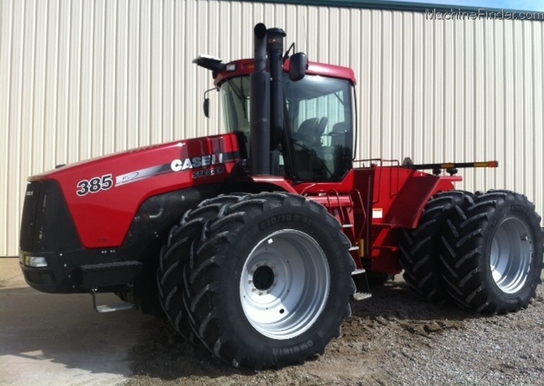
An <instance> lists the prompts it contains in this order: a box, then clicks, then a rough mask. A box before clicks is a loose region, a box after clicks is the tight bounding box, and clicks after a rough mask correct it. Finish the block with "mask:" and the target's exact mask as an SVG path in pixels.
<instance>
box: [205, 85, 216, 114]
mask: <svg viewBox="0 0 544 386" xmlns="http://www.w3.org/2000/svg"><path fill="white" fill-rule="evenodd" d="M213 90H217V91H219V89H218V88H216V87H214V88H210V89H209V90H206V91H204V103H203V104H202V108H203V109H204V116H205V117H206V118H209V117H210V98H208V93H209V92H210V91H213Z"/></svg>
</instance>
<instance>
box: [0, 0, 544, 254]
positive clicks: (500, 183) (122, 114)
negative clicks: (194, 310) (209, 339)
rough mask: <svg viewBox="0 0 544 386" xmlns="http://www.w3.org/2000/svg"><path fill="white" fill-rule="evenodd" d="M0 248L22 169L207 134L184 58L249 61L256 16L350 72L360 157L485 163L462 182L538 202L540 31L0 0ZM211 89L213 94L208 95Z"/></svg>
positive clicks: (216, 6)
mask: <svg viewBox="0 0 544 386" xmlns="http://www.w3.org/2000/svg"><path fill="white" fill-rule="evenodd" d="M0 7H1V9H0V133H1V134H0V135H1V144H2V151H1V155H0V157H1V160H2V161H1V166H0V181H2V187H1V188H0V204H1V206H0V218H1V219H2V222H3V224H2V225H3V226H2V227H0V255H16V254H17V253H18V232H19V221H20V217H21V206H22V200H23V195H24V189H25V180H26V177H27V176H28V175H31V174H35V173H39V172H41V171H44V170H47V169H51V168H53V167H54V166H55V165H56V164H60V163H70V162H74V161H78V160H82V159H86V158H89V157H93V156H98V155H102V154H106V153H111V152H115V151H119V150H123V149H127V148H132V147H137V146H143V145H148V144H152V143H159V142H163V141H169V140H172V139H177V138H184V137H193V136H200V135H209V134H215V133H217V132H218V131H219V130H220V127H221V117H220V115H219V110H218V108H219V98H215V99H212V105H213V110H212V115H213V117H212V119H211V120H206V119H205V118H204V117H203V115H202V112H201V102H202V98H203V92H204V90H206V89H207V88H209V87H210V86H211V79H210V78H209V73H208V72H207V71H205V70H202V69H199V68H197V67H196V66H195V65H193V64H191V60H192V59H193V58H194V57H195V56H197V55H198V54H200V53H210V54H214V55H216V56H220V57H221V58H223V59H224V60H229V59H234V58H238V57H250V56H251V53H252V46H251V44H252V29H253V25H254V24H255V23H256V22H260V21H264V22H265V23H266V24H267V25H268V26H277V27H283V28H284V29H285V30H286V31H287V33H288V39H287V40H288V41H289V42H290V41H296V42H297V50H299V51H305V52H307V53H308V55H309V57H310V59H311V60H318V61H324V62H330V63H335V64H340V65H345V66H350V67H352V68H354V69H355V71H356V73H357V74H358V79H359V84H358V96H359V106H360V114H359V119H360V133H361V135H360V144H359V153H360V154H359V155H360V157H364V158H369V157H384V158H398V159H402V158H403V157H405V156H410V157H412V159H413V160H414V161H416V162H418V163H423V162H442V161H458V162H461V161H471V160H489V159H497V160H499V162H500V168H499V169H498V170H490V169H487V170H484V169H478V170H468V171H465V172H463V174H464V175H465V176H466V183H465V184H464V186H462V188H465V189H468V190H476V189H479V190H484V189H488V188H492V187H495V188H508V189H513V190H516V191H520V192H524V193H525V194H526V195H527V196H529V198H530V199H531V200H533V201H534V202H536V203H537V206H538V209H539V211H540V212H542V211H543V210H544V196H543V192H542V187H543V172H542V165H543V164H544V159H543V155H542V152H543V148H544V137H543V134H542V132H543V123H544V122H543V95H542V93H543V89H544V87H543V86H544V76H543V75H544V73H543V72H544V70H543V68H544V67H543V59H544V53H543V51H544V39H543V38H544V24H543V23H542V22H531V21H493V20H475V21H468V20H467V21H463V20H455V21H432V20H426V18H425V14H423V13H411V12H395V11H377V10H363V9H339V8H326V7H322V8H320V7H312V6H295V5H273V4H266V5H265V4H262V3H243V2H235V1H204V0H199V1H196V0H186V1H182V0H164V1H158V0H157V1H148V0H140V1H135V0H133V1H121V0H118V1H115V0H109V1H104V0H83V1H72V0H1V1H0ZM212 98H213V97H212Z"/></svg>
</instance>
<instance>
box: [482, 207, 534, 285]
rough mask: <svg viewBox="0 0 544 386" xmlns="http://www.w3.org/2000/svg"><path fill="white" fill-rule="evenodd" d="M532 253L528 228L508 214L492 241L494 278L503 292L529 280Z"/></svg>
mask: <svg viewBox="0 0 544 386" xmlns="http://www.w3.org/2000/svg"><path fill="white" fill-rule="evenodd" d="M532 257H533V240H532V238H531V233H530V232H529V228H528V227H527V226H526V225H525V223H524V222H522V221H520V220H519V219H518V218H516V217H508V218H505V219H504V220H503V221H502V223H501V224H500V225H499V227H498V229H497V231H496V233H495V236H494V237H493V242H492V244H491V254H490V266H491V274H492V275H493V280H494V281H495V283H496V284H497V286H498V287H499V288H500V290H501V291H503V292H504V293H508V294H512V293H516V292H518V291H519V290H521V289H522V288H523V286H524V285H525V282H526V280H527V274H528V272H529V269H530V265H531V260H532Z"/></svg>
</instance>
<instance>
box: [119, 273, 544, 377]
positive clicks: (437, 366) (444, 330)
mask: <svg viewBox="0 0 544 386" xmlns="http://www.w3.org/2000/svg"><path fill="white" fill-rule="evenodd" d="M352 310H353V315H352V316H351V317H350V318H347V319H346V320H345V321H344V324H343V330H342V331H343V336H342V338H341V339H336V340H333V341H332V342H331V343H330V344H329V346H328V347H327V351H326V353H325V355H324V356H323V357H319V358H315V359H314V360H311V361H308V362H306V363H305V364H304V365H300V366H291V367H288V368H285V369H282V370H277V371H262V372H260V373H254V372H251V371H247V370H239V369H234V368H232V367H231V366H230V365H227V364H225V363H223V362H221V361H219V360H217V359H216V358H214V357H213V356H212V355H211V354H209V353H208V352H207V351H206V350H205V349H203V348H201V347H196V346H194V345H192V344H190V343H188V342H184V341H183V340H182V339H181V338H179V337H178V336H177V335H176V334H175V333H174V332H173V330H172V329H171V328H170V327H169V325H168V324H167V323H166V322H163V321H160V320H158V319H156V320H150V322H149V324H148V325H147V326H146V327H145V329H144V330H143V331H142V333H141V336H140V337H139V342H140V343H139V344H138V345H137V346H136V347H135V348H134V349H133V350H132V352H131V357H132V358H131V359H132V360H133V371H134V374H136V375H134V376H133V377H132V379H130V380H129V381H127V382H126V383H125V385H127V386H144V385H179V384H191V385H276V384H282V385H330V384H336V385H407V384H409V385H439V384H448V385H538V384H541V385H544V360H543V358H544V288H543V286H542V285H541V286H539V288H538V291H537V296H536V298H535V299H534V300H533V301H532V302H531V304H530V305H529V307H528V308H527V309H525V310H521V311H519V312H517V313H513V314H508V315H495V316H480V315H477V314H474V313H473V312H470V311H466V310H463V309H460V308H459V307H457V306H455V305H452V304H441V305H433V304H428V303H426V302H424V301H422V300H421V299H419V298H418V297H416V296H415V295H413V294H412V293H411V292H410V291H409V290H408V289H407V287H406V285H405V283H404V282H403V281H402V280H397V281H394V282H388V283H386V284H385V285H384V286H383V287H379V288H375V289H374V290H373V297H372V298H370V299H367V300H364V301H361V302H353V303H352Z"/></svg>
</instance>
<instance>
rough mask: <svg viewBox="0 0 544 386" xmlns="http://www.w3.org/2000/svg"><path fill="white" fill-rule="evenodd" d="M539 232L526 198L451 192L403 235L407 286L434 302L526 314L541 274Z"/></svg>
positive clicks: (434, 201)
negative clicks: (525, 310)
mask: <svg viewBox="0 0 544 386" xmlns="http://www.w3.org/2000/svg"><path fill="white" fill-rule="evenodd" d="M542 243H543V240H542V229H541V228H540V216H538V214H537V213H536V212H535V207H534V205H533V204H532V203H530V202H529V201H528V200H527V198H526V197H525V196H523V195H520V194H517V193H514V192H510V191H498V190H497V191H489V192H487V193H485V194H481V195H478V196H473V195H472V194H470V193H467V192H455V191H453V192H446V193H442V194H439V195H437V196H436V197H435V198H433V199H432V200H431V201H430V202H429V204H428V205H427V207H426V209H425V211H424V213H423V215H422V217H421V221H420V224H419V226H418V228H417V229H415V230H414V231H411V232H410V231H409V232H406V233H405V237H404V240H403V241H402V242H401V252H402V257H401V264H402V266H403V268H404V269H405V274H404V277H405V280H406V282H407V283H408V285H409V286H410V287H411V288H412V289H414V291H415V292H416V293H417V294H419V295H421V296H423V297H424V298H426V299H428V300H430V301H442V300H445V299H447V298H451V299H453V300H454V301H455V302H457V303H458V304H460V305H461V306H463V307H466V308H470V309H472V310H475V311H477V312H482V313H486V314H495V313H507V312H512V311H517V310H518V309H520V308H525V307H527V305H528V304H529V302H530V300H531V299H532V298H533V297H534V296H535V290H536V287H537V285H538V283H540V274H541V270H542V265H543V264H542V258H543V257H542V256H543V247H542Z"/></svg>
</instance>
